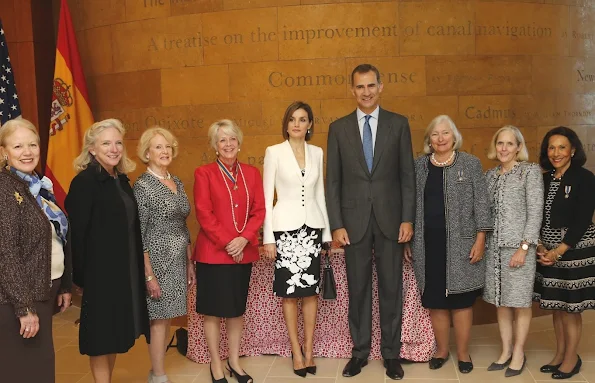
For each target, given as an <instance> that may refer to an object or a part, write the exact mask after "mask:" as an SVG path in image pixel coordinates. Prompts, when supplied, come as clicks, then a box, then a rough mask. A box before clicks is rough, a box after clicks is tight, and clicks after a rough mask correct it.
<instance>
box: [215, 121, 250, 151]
mask: <svg viewBox="0 0 595 383" xmlns="http://www.w3.org/2000/svg"><path fill="white" fill-rule="evenodd" d="M219 130H221V132H223V133H225V134H227V135H228V136H232V137H235V138H237V139H238V144H239V145H242V142H243V141H244V133H242V130H241V129H240V127H239V126H238V125H237V124H236V123H235V122H233V121H232V120H228V119H225V120H219V121H215V122H214V123H213V125H211V126H210V127H209V143H210V144H211V147H212V148H213V149H215V150H217V134H218V133H219Z"/></svg>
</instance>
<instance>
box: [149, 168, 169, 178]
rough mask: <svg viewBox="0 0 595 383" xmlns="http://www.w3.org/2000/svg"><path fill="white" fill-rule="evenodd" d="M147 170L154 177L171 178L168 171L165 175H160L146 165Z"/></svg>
mask: <svg viewBox="0 0 595 383" xmlns="http://www.w3.org/2000/svg"><path fill="white" fill-rule="evenodd" d="M147 171H148V172H149V173H151V174H152V175H154V176H155V177H157V178H159V179H160V180H171V174H169V172H167V175H166V176H161V175H159V174H157V173H155V172H154V171H153V170H151V168H150V167H148V166H147Z"/></svg>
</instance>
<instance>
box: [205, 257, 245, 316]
mask: <svg viewBox="0 0 595 383" xmlns="http://www.w3.org/2000/svg"><path fill="white" fill-rule="evenodd" d="M251 274H252V264H251V263H246V264H235V265H220V264H210V263H200V262H197V263H196V312H197V313H199V314H203V315H209V316H214V317H220V318H236V317H239V316H242V315H244V312H245V311H246V302H247V300H248V288H249V287H250V276H251Z"/></svg>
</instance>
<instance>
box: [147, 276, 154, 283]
mask: <svg viewBox="0 0 595 383" xmlns="http://www.w3.org/2000/svg"><path fill="white" fill-rule="evenodd" d="M154 278H155V277H153V276H152V275H147V276H146V277H145V282H151V281H152V280H153V279H154Z"/></svg>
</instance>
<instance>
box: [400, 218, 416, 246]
mask: <svg viewBox="0 0 595 383" xmlns="http://www.w3.org/2000/svg"><path fill="white" fill-rule="evenodd" d="M412 237H413V225H412V224H411V222H403V223H402V224H401V227H399V243H405V242H409V241H411V238H412Z"/></svg>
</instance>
